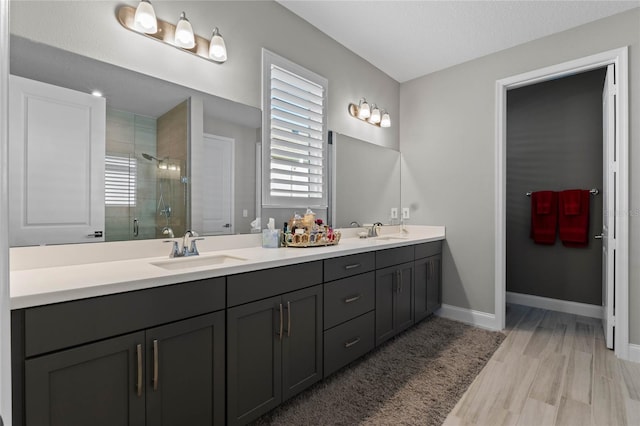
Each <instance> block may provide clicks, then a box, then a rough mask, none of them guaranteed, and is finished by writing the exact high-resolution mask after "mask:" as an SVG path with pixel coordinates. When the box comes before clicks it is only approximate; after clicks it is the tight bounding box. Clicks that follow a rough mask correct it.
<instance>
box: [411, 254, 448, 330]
mask: <svg viewBox="0 0 640 426" xmlns="http://www.w3.org/2000/svg"><path fill="white" fill-rule="evenodd" d="M415 258H416V260H415V294H414V311H415V322H418V321H421V320H423V319H424V318H426V317H428V316H429V315H431V314H433V313H434V312H435V311H436V310H438V309H439V308H440V306H441V305H442V242H441V241H434V242H430V243H423V244H418V245H416V246H415Z"/></svg>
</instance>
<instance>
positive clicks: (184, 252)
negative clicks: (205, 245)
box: [163, 230, 204, 257]
mask: <svg viewBox="0 0 640 426" xmlns="http://www.w3.org/2000/svg"><path fill="white" fill-rule="evenodd" d="M197 236H198V234H197V233H196V232H193V231H191V230H187V232H185V233H184V237H182V248H180V247H179V246H178V241H175V240H165V241H163V242H165V243H172V246H171V252H170V253H169V257H188V256H198V255H199V254H200V253H199V252H198V247H197V246H196V241H198V240H204V238H192V237H197Z"/></svg>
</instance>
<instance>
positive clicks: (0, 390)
mask: <svg viewBox="0 0 640 426" xmlns="http://www.w3.org/2000/svg"><path fill="white" fill-rule="evenodd" d="M8 101H9V1H8V0H0V416H2V419H3V421H4V424H5V425H7V426H8V425H10V424H11V339H10V331H11V328H10V323H11V322H10V305H9V301H10V299H9V297H10V295H9V220H8V216H9V195H8V194H9V192H8V188H9V174H8V171H7V170H8V167H7V165H8V164H9V159H8V154H9V139H8V135H9V132H8V129H7V127H8V126H7V124H8V122H9V109H8Z"/></svg>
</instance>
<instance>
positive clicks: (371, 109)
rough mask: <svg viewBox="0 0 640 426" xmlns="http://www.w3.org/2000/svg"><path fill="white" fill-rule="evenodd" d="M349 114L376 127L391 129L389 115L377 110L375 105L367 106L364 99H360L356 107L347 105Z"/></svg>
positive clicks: (379, 109) (382, 110)
mask: <svg viewBox="0 0 640 426" xmlns="http://www.w3.org/2000/svg"><path fill="white" fill-rule="evenodd" d="M349 114H350V115H351V116H352V117H355V118H357V119H359V120H362V121H366V122H367V123H369V124H371V125H374V126H377V127H391V117H390V116H389V113H388V112H386V111H385V110H384V109H381V108H378V107H377V106H376V104H369V103H368V102H367V100H366V99H365V98H361V99H360V102H358V105H356V104H349Z"/></svg>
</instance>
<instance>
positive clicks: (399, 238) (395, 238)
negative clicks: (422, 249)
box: [376, 235, 409, 241]
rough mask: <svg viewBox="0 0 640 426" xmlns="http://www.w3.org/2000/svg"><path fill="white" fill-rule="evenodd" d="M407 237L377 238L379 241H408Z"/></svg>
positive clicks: (390, 236)
mask: <svg viewBox="0 0 640 426" xmlns="http://www.w3.org/2000/svg"><path fill="white" fill-rule="evenodd" d="M407 238H409V237H407V236H404V235H383V236H381V237H378V238H376V239H377V240H378V241H392V240H406V239H407Z"/></svg>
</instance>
